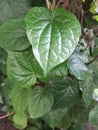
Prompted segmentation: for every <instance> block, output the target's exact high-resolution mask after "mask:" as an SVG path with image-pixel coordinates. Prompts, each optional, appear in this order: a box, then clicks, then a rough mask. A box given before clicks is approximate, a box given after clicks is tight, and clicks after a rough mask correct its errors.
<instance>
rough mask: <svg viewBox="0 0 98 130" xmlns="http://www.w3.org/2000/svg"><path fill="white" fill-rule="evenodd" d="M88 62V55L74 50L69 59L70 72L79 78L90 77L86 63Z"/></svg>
mask: <svg viewBox="0 0 98 130" xmlns="http://www.w3.org/2000/svg"><path fill="white" fill-rule="evenodd" d="M87 62H88V56H87V55H86V54H84V53H81V52H74V53H73V54H72V55H71V56H70V58H69V59H68V62H67V65H68V68H69V72H70V73H71V74H72V75H74V76H75V78H77V79H78V80H86V79H88V78H89V71H88V68H87V66H86V65H85V63H87Z"/></svg>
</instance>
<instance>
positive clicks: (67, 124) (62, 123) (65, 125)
mask: <svg viewBox="0 0 98 130" xmlns="http://www.w3.org/2000/svg"><path fill="white" fill-rule="evenodd" d="M71 124H72V119H71V118H70V113H69V112H68V110H66V113H65V115H64V117H63V118H62V120H61V121H60V122H59V123H58V125H57V127H58V128H60V129H61V128H62V129H64V130H68V128H69V127H70V126H71Z"/></svg>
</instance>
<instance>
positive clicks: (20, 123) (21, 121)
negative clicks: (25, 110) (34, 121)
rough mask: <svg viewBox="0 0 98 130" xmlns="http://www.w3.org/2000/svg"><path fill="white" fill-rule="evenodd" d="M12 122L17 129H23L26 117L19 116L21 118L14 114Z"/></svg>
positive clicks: (23, 115)
mask: <svg viewBox="0 0 98 130" xmlns="http://www.w3.org/2000/svg"><path fill="white" fill-rule="evenodd" d="M13 121H14V123H15V127H16V128H18V129H24V128H26V127H27V117H26V115H25V114H21V116H19V115H18V114H15V115H14V117H13Z"/></svg>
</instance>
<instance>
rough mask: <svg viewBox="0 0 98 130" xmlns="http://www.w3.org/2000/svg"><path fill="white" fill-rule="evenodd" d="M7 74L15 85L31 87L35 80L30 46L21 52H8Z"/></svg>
mask: <svg viewBox="0 0 98 130" xmlns="http://www.w3.org/2000/svg"><path fill="white" fill-rule="evenodd" d="M7 74H8V77H9V79H10V80H11V81H12V83H13V84H15V85H16V84H17V86H24V87H31V86H32V85H33V84H34V83H35V82H36V77H35V74H34V70H33V54H32V50H31V48H30V49H28V50H26V51H23V52H10V51H9V52H8V61H7Z"/></svg>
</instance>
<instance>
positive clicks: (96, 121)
mask: <svg viewBox="0 0 98 130" xmlns="http://www.w3.org/2000/svg"><path fill="white" fill-rule="evenodd" d="M89 121H90V123H91V124H92V125H96V126H98V105H97V106H96V107H95V108H94V109H92V110H91V111H90V114H89Z"/></svg>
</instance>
